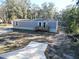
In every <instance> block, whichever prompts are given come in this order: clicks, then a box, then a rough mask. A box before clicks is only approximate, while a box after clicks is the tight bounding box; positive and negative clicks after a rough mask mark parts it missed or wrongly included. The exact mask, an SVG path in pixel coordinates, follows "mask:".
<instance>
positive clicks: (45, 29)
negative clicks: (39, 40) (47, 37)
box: [35, 26, 49, 32]
mask: <svg viewBox="0 0 79 59" xmlns="http://www.w3.org/2000/svg"><path fill="white" fill-rule="evenodd" d="M35 31H44V32H49V27H48V26H46V27H39V26H37V27H35Z"/></svg>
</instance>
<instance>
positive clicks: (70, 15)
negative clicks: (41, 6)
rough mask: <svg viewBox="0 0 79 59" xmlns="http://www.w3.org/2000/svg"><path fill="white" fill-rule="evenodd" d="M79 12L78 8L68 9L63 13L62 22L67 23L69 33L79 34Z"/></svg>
mask: <svg viewBox="0 0 79 59" xmlns="http://www.w3.org/2000/svg"><path fill="white" fill-rule="evenodd" d="M78 15H79V10H78V8H76V7H71V8H67V9H66V10H64V11H63V12H62V20H63V21H65V22H66V25H67V29H66V32H68V33H79V31H78V30H79V27H78V22H77V21H79V16H78Z"/></svg>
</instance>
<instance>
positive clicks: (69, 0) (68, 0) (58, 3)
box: [30, 0, 75, 11]
mask: <svg viewBox="0 0 79 59" xmlns="http://www.w3.org/2000/svg"><path fill="white" fill-rule="evenodd" d="M30 1H31V3H32V4H37V5H39V6H41V4H42V3H44V2H47V3H48V2H52V3H54V5H55V7H56V8H57V9H58V10H59V11H60V10H62V9H65V8H66V7H67V6H69V5H71V4H72V5H73V4H75V1H73V0H30Z"/></svg>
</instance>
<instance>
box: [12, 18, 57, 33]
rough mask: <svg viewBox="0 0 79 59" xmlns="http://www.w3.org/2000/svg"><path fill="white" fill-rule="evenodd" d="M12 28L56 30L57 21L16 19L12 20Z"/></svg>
mask: <svg viewBox="0 0 79 59" xmlns="http://www.w3.org/2000/svg"><path fill="white" fill-rule="evenodd" d="M13 28H14V29H24V30H41V31H49V32H58V21H57V20H50V19H39V18H38V19H35V20H27V19H20V20H19V19H17V20H14V21H13Z"/></svg>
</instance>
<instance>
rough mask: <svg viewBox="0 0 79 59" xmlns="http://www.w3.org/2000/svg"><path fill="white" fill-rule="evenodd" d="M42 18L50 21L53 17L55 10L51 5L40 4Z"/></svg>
mask: <svg viewBox="0 0 79 59" xmlns="http://www.w3.org/2000/svg"><path fill="white" fill-rule="evenodd" d="M42 10H43V17H45V18H50V19H52V18H53V17H54V15H55V8H54V4H53V3H48V4H47V3H46V2H45V3H43V4H42Z"/></svg>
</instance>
